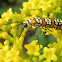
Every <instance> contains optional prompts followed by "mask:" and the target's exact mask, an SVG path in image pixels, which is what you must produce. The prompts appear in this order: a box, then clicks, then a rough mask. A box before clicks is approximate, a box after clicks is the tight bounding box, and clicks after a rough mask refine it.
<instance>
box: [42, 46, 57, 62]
mask: <svg viewBox="0 0 62 62" xmlns="http://www.w3.org/2000/svg"><path fill="white" fill-rule="evenodd" d="M55 51H56V49H55V48H47V47H44V49H43V57H44V58H46V60H47V62H48V61H51V60H53V61H56V60H57V56H56V55H55Z"/></svg>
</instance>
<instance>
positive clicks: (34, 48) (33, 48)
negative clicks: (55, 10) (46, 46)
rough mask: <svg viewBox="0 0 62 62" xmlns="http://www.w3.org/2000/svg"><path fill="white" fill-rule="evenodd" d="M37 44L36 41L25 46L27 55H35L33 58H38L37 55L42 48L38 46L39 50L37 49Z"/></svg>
mask: <svg viewBox="0 0 62 62" xmlns="http://www.w3.org/2000/svg"><path fill="white" fill-rule="evenodd" d="M37 42H38V40H33V41H32V42H31V43H30V44H29V45H25V48H26V49H27V50H28V51H27V53H28V54H29V55H32V54H33V55H35V56H38V55H40V53H39V50H40V49H41V48H42V47H43V46H42V45H40V48H39V45H36V44H37Z"/></svg>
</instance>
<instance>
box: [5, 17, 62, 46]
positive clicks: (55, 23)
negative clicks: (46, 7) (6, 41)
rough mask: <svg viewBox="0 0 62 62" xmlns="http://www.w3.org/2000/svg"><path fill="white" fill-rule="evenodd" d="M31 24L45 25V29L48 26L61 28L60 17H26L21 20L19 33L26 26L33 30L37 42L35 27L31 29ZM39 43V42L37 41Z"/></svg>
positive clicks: (36, 25)
mask: <svg viewBox="0 0 62 62" xmlns="http://www.w3.org/2000/svg"><path fill="white" fill-rule="evenodd" d="M15 23H16V22H15ZM20 24H21V23H19V24H18V25H20ZM5 25H8V24H5ZM32 26H34V27H36V28H38V27H39V28H43V27H45V28H47V29H48V28H55V29H59V30H62V19H60V18H42V17H35V18H31V19H28V20H27V21H25V22H23V23H22V31H21V33H22V32H23V30H24V28H27V29H29V30H32V31H35V34H36V37H37V40H38V42H39V39H38V35H37V33H36V28H35V29H33V27H32ZM39 45H40V43H39Z"/></svg>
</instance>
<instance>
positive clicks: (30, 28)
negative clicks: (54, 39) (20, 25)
mask: <svg viewBox="0 0 62 62" xmlns="http://www.w3.org/2000/svg"><path fill="white" fill-rule="evenodd" d="M28 29H29V30H31V31H34V32H35V35H36V38H37V40H38V43H39V48H40V42H39V38H38V34H37V32H36V28H35V29H33V28H32V27H29V28H28Z"/></svg>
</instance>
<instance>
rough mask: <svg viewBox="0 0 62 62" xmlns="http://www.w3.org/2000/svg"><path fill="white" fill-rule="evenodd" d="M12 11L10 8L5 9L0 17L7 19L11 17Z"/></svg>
mask: <svg viewBox="0 0 62 62" xmlns="http://www.w3.org/2000/svg"><path fill="white" fill-rule="evenodd" d="M12 14H13V12H12V8H9V10H7V12H4V13H3V14H2V15H1V17H2V18H3V19H4V20H5V21H7V22H8V21H9V19H11V16H12Z"/></svg>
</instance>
